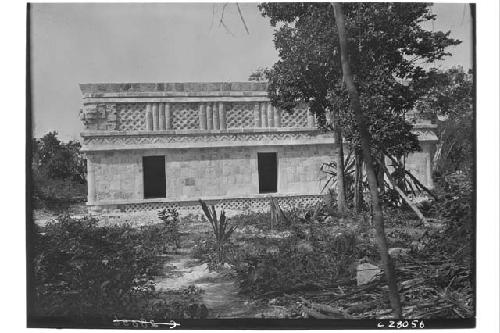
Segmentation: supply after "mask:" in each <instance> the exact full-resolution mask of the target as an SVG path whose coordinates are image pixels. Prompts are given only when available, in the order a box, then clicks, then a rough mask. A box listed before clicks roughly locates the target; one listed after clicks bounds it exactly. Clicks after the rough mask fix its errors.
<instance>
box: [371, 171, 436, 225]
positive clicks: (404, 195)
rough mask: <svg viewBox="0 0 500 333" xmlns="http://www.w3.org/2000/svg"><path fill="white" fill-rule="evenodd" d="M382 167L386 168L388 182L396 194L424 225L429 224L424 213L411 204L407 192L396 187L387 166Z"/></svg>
mask: <svg viewBox="0 0 500 333" xmlns="http://www.w3.org/2000/svg"><path fill="white" fill-rule="evenodd" d="M380 165H382V167H383V168H384V173H385V174H386V175H387V180H388V181H389V184H390V185H391V186H392V188H394V189H395V190H396V192H398V194H399V196H400V197H401V198H402V199H403V200H404V201H406V203H407V204H408V206H410V208H411V209H412V210H413V211H414V212H415V214H417V216H418V217H419V219H420V220H421V221H422V222H423V223H427V219H426V218H425V216H424V215H423V214H422V212H421V211H420V209H418V208H417V206H416V205H415V204H414V203H413V202H411V200H410V198H408V196H407V195H406V194H405V192H404V191H403V190H402V189H400V188H399V186H397V185H396V182H395V181H394V179H393V178H392V175H391V173H390V172H389V170H388V169H387V167H386V166H385V164H383V163H380Z"/></svg>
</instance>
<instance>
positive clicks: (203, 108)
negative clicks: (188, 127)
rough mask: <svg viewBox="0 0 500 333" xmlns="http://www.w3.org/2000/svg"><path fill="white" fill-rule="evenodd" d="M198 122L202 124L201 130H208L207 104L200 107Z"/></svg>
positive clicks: (201, 104)
mask: <svg viewBox="0 0 500 333" xmlns="http://www.w3.org/2000/svg"><path fill="white" fill-rule="evenodd" d="M198 120H199V123H200V129H201V130H206V129H207V109H206V105H205V103H200V104H199V105H198Z"/></svg>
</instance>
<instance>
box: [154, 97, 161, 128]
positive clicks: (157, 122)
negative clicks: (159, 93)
mask: <svg viewBox="0 0 500 333" xmlns="http://www.w3.org/2000/svg"><path fill="white" fill-rule="evenodd" d="M159 118H160V117H159V113H158V103H153V131H157V130H158V128H159V124H160V122H159V120H160V119H159Z"/></svg>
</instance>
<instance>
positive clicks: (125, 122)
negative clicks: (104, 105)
mask: <svg viewBox="0 0 500 333" xmlns="http://www.w3.org/2000/svg"><path fill="white" fill-rule="evenodd" d="M117 109H118V130H119V131H143V130H145V129H146V111H145V109H146V104H145V103H126V104H121V103H120V104H118V105H117Z"/></svg>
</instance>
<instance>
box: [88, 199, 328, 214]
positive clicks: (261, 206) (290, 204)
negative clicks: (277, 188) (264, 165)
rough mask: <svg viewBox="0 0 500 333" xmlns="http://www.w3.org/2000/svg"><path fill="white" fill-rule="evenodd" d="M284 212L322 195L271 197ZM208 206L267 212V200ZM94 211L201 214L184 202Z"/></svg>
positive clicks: (226, 201) (213, 202)
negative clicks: (162, 211)
mask: <svg viewBox="0 0 500 333" xmlns="http://www.w3.org/2000/svg"><path fill="white" fill-rule="evenodd" d="M273 198H274V199H275V200H277V202H278V203H279V205H280V207H281V208H282V209H284V210H290V209H293V208H306V207H312V206H314V205H316V204H317V203H318V202H320V201H321V200H323V196H322V195H297V196H273ZM206 203H207V204H208V205H215V207H216V209H217V210H218V211H219V210H221V209H224V210H226V211H238V212H242V213H244V212H250V211H251V212H266V211H269V198H268V197H259V198H234V199H232V198H231V199H220V200H206ZM93 208H94V210H99V211H100V212H103V213H136V212H147V211H153V210H161V209H163V208H175V209H177V210H178V211H179V212H180V213H182V214H200V213H202V211H201V207H200V204H199V203H198V202H197V201H184V202H143V203H132V204H121V205H120V204H116V205H109V206H94V207H93Z"/></svg>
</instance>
